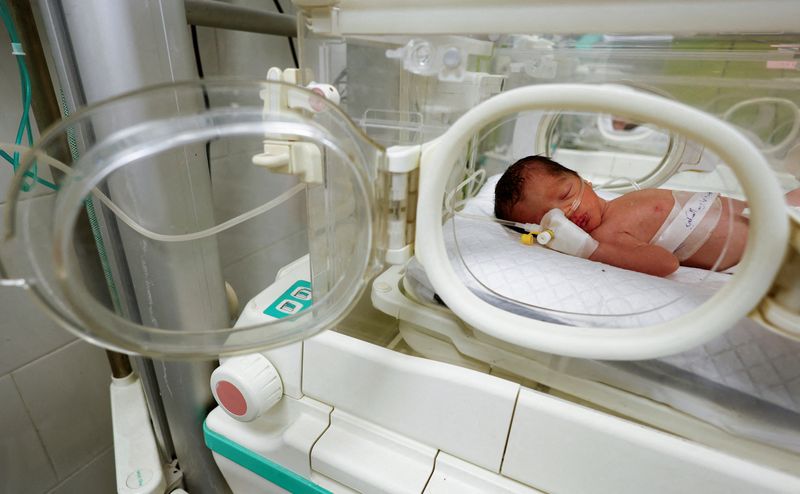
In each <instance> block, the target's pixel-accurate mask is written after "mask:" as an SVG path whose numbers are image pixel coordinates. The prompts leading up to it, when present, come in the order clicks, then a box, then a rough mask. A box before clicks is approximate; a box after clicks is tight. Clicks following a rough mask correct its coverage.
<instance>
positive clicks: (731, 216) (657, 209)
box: [591, 189, 748, 270]
mask: <svg viewBox="0 0 800 494" xmlns="http://www.w3.org/2000/svg"><path fill="white" fill-rule="evenodd" d="M684 194H690V193H684ZM745 206H746V204H745V203H744V202H742V201H737V200H733V199H728V198H721V203H720V204H719V206H717V207H718V209H717V211H718V212H717V213H716V217H717V218H718V219H714V218H711V216H712V214H710V213H709V215H708V217H707V219H705V220H701V221H708V222H712V223H711V224H710V225H703V224H702V223H700V226H699V227H698V228H697V230H698V233H700V232H701V231H702V229H703V227H706V226H707V227H708V230H706V232H704V233H701V234H702V236H703V237H702V241H701V242H698V246H697V247H695V248H693V249H692V253H691V255H688V257H686V258H683V259H682V258H681V257H679V259H680V261H681V265H684V266H691V267H699V268H703V269H711V268H712V267H714V266H715V264H717V261H718V259H719V256H720V254H721V253H724V258H723V259H722V260H721V262H719V263H718V264H717V265H716V269H718V270H724V269H727V268H729V267H731V266H733V265H735V264H736V263H738V262H739V260H740V259H741V257H742V254H743V252H744V248H745V245H746V243H747V230H748V222H747V219H746V218H744V217H742V216H741V212H742V209H744V207H745ZM674 207H676V202H675V196H674V194H673V191H671V190H666V189H647V190H640V191H635V192H630V193H628V194H625V195H623V196H621V197H618V198H616V199H614V200H612V201H609V203H608V207H607V208H606V211H605V213H604V214H603V216H602V222H601V224H600V226H598V227H597V228H596V229H595V230H593V231H592V232H591V236H592V237H593V238H594V239H595V240H597V241H598V242H610V243H614V242H615V241H616V239H618V238H619V237H620V235H621V234H628V235H630V236H632V237H633V238H635V239H636V240H638V241H640V242H642V243H650V242H651V240H653V237H654V236H655V235H656V234H657V233H659V230H660V229H661V226H662V225H663V224H664V222H665V221H668V220H670V221H671V218H670V212H671V211H672V210H673V208H674ZM677 207H678V208H680V205H678V206H677ZM713 222H716V223H715V224H714V223H713ZM695 235H696V234H695ZM659 245H660V243H659ZM674 253H676V254H679V253H680V252H679V249H676V250H675V251H674Z"/></svg>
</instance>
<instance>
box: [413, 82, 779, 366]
mask: <svg viewBox="0 0 800 494" xmlns="http://www.w3.org/2000/svg"><path fill="white" fill-rule="evenodd" d="M543 109H559V110H574V111H591V112H605V113H613V114H615V115H621V116H625V117H629V118H633V119H637V120H640V121H647V122H651V123H653V124H655V125H658V126H661V127H663V128H666V129H670V130H674V131H676V132H679V133H681V134H683V135H685V136H687V137H688V138H690V139H694V140H696V141H698V142H702V143H704V144H706V145H707V146H708V147H709V148H710V149H712V150H713V151H714V152H715V153H717V154H718V155H719V156H720V158H721V159H722V160H724V161H725V162H726V163H728V164H729V165H730V167H731V169H732V170H733V171H734V173H735V174H736V177H737V178H738V179H739V181H740V182H741V184H742V187H743V189H744V191H745V193H746V196H747V197H748V198H749V199H750V200H751V205H750V209H751V216H750V218H751V227H750V230H749V233H748V243H747V250H746V251H745V255H744V258H743V259H742V261H741V263H740V265H739V269H738V272H737V273H736V274H735V275H734V276H733V277H732V279H731V280H730V282H728V283H727V284H726V285H725V286H724V287H723V288H722V289H720V291H719V292H718V293H716V294H715V295H714V296H713V297H712V298H711V299H709V300H708V301H707V302H706V303H704V304H702V305H701V306H699V307H698V308H697V309H695V310H693V311H691V312H689V313H688V314H685V315H683V316H681V317H678V318H676V319H673V320H671V321H668V322H665V323H661V324H657V325H653V326H646V327H632V328H614V329H599V328H591V327H572V326H563V325H559V324H553V323H549V322H544V321H538V320H534V319H530V318H526V317H523V316H519V315H516V314H512V313H509V312H506V311H504V310H501V309H498V308H496V307H494V306H492V305H490V304H488V303H486V302H484V301H482V300H481V299H480V298H478V297H477V296H476V295H475V294H473V293H472V292H471V291H470V290H469V289H468V288H467V287H465V286H464V285H463V284H462V282H461V281H460V280H459V278H458V276H457V275H456V273H455V271H454V270H453V267H452V266H451V264H450V261H449V259H448V256H447V253H446V251H445V247H444V239H443V230H442V221H441V208H442V204H443V201H444V199H445V189H446V186H447V180H448V178H449V175H450V172H451V170H452V167H453V166H454V165H455V160H456V159H457V156H458V154H459V152H460V151H461V150H462V149H463V148H464V146H465V145H466V143H467V141H468V140H469V139H470V138H471V137H472V136H473V135H475V134H476V133H477V132H478V131H479V130H480V129H481V128H482V127H483V126H485V125H486V124H488V123H490V122H492V121H495V120H497V119H499V118H502V117H504V116H506V115H508V114H510V113H515V112H521V111H532V110H543ZM782 197H783V192H782V190H781V188H780V186H779V184H778V181H777V179H776V178H775V177H774V175H773V174H772V173H771V172H770V169H769V166H768V164H767V162H766V160H765V159H764V157H763V156H762V155H761V153H759V151H758V149H757V148H756V147H755V146H754V145H753V144H752V143H750V142H749V141H748V140H746V139H744V138H743V137H742V135H741V134H740V133H739V132H737V131H736V130H735V129H734V128H733V127H732V126H731V125H729V124H726V123H725V122H722V121H720V120H718V119H717V118H714V117H712V116H710V115H708V114H706V113H703V112H702V111H699V110H696V109H694V108H692V107H689V106H686V105H683V104H681V103H676V102H672V101H669V100H666V99H664V98H661V97H657V96H653V95H649V94H644V93H640V92H633V91H630V90H627V89H626V90H621V89H619V88H615V87H611V86H589V85H581V84H559V85H540V86H529V87H523V88H519V89H514V90H511V91H508V92H506V93H502V94H500V95H498V96H495V97H493V98H491V99H489V100H487V101H485V102H484V103H481V104H480V105H478V106H476V107H475V108H473V109H472V110H470V111H468V112H467V113H466V114H464V115H463V116H462V117H461V118H459V119H458V120H457V121H456V122H455V123H454V124H453V126H452V127H451V128H450V129H449V130H448V131H447V132H445V133H444V134H443V135H442V136H440V137H439V138H438V139H437V140H436V141H434V142H433V143H429V144H427V145H424V146H423V152H422V157H421V163H420V185H419V203H418V212H417V231H416V238H417V241H416V255H417V257H418V259H419V260H420V262H421V263H422V265H423V267H424V268H425V272H426V274H427V275H428V277H429V279H430V281H431V283H432V284H433V285H434V286H435V288H436V290H437V293H438V295H439V296H440V297H441V298H442V299H443V300H444V302H445V303H446V304H447V306H448V307H449V308H450V309H451V310H452V311H453V312H454V313H456V314H457V315H458V316H459V317H460V318H461V319H463V320H464V321H465V322H466V323H467V324H469V325H470V326H472V327H474V328H475V329H477V330H479V331H481V332H483V333H485V334H487V335H489V336H492V337H495V338H498V339H500V340H503V341H505V342H508V343H511V344H513V345H517V346H520V347H522V348H530V349H535V350H539V351H544V352H548V353H555V354H559V355H566V356H570V357H581V358H591V359H605V360H640V359H649V358H658V357H662V356H666V355H670V354H674V353H678V352H681V351H684V350H688V349H690V348H692V347H694V346H697V345H700V344H702V343H704V342H706V341H708V340H710V339H712V338H714V337H716V336H718V335H720V334H722V333H723V332H725V330H727V329H728V328H730V327H731V326H732V325H733V324H734V323H735V322H736V321H737V320H739V319H741V318H742V317H746V316H747V315H748V313H749V312H750V311H751V310H752V309H753V308H755V307H756V305H757V304H758V302H759V301H760V300H761V299H762V298H763V297H764V296H765V295H766V294H767V291H768V290H769V289H770V287H771V286H772V282H773V279H774V278H775V275H776V274H777V273H778V270H779V269H780V267H781V265H782V263H783V260H784V255H785V253H786V248H787V243H788V238H789V221H788V214H787V213H786V206H785V204H784V203H783V199H782Z"/></svg>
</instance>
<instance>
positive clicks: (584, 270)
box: [407, 178, 800, 449]
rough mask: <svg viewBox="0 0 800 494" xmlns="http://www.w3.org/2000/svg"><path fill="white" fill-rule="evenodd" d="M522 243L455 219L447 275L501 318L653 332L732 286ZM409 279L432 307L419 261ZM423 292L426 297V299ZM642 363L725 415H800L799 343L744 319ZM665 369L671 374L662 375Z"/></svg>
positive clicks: (489, 188)
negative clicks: (706, 397) (720, 402)
mask: <svg viewBox="0 0 800 494" xmlns="http://www.w3.org/2000/svg"><path fill="white" fill-rule="evenodd" d="M495 181H496V178H495V180H492V179H490V180H489V181H487V185H485V186H484V188H483V190H482V191H481V193H480V194H479V195H478V196H477V197H476V198H474V199H471V200H470V201H469V203H468V204H467V206H466V209H465V212H469V213H471V214H481V215H484V216H491V215H492V208H493V199H494V197H493V190H494V183H495ZM518 238H519V236H518V234H516V233H514V232H511V231H510V230H508V229H507V228H504V227H502V226H500V225H499V224H497V223H490V222H485V221H478V220H471V219H467V218H463V217H457V218H455V219H451V220H449V221H448V222H447V223H446V224H445V243H446V246H447V251H448V254H449V255H450V259H451V262H452V263H453V267H454V268H455V270H456V272H457V273H458V275H459V277H460V278H461V279H462V280H463V282H464V283H465V285H466V286H467V287H469V288H470V289H471V290H472V291H473V293H475V294H476V295H478V296H479V297H481V298H482V299H483V300H485V301H487V302H489V303H491V304H492V305H495V306H498V307H501V308H504V309H506V310H509V311H512V312H515V313H520V314H523V315H527V316H529V317H535V318H537V319H543V320H554V321H558V322H562V323H564V324H571V325H575V324H580V325H594V326H598V327H601V326H602V327H610V326H615V327H624V326H634V325H649V324H655V323H658V322H660V321H663V320H667V319H670V318H674V317H676V316H678V315H681V314H683V313H685V312H686V311H688V310H691V309H692V308H694V307H696V306H697V305H699V304H701V303H703V301H705V300H706V299H707V298H708V297H709V296H711V295H712V294H713V293H714V291H715V290H716V289H717V288H719V286H720V285H721V284H722V283H724V282H725V280H726V279H728V277H729V275H726V274H721V273H711V272H708V271H704V270H699V269H693V268H683V267H682V268H680V269H679V270H678V272H677V273H675V274H674V275H672V276H670V277H669V278H658V277H654V276H649V275H645V274H641V273H636V272H633V271H628V270H624V269H619V268H616V267H613V266H608V265H605V264H602V263H597V262H592V261H588V260H584V259H580V258H576V257H572V256H568V255H564V254H560V253H558V252H554V251H551V250H549V249H546V248H544V247H540V246H533V247H532V246H525V245H523V244H521V243H520V242H519V240H518ZM461 259H463V261H461ZM407 273H408V275H409V276H410V277H411V278H413V279H414V280H417V281H418V282H419V283H420V284H421V285H422V287H426V288H427V289H428V291H427V295H428V296H429V297H431V298H432V296H433V287H431V285H430V283H429V281H428V280H427V277H426V276H425V273H424V269H423V268H422V266H421V265H420V264H419V263H418V262H417V261H416V259H412V261H411V262H410V263H409V265H408V269H407ZM425 291H426V290H424V288H423V290H422V292H423V294H424V292H425ZM509 299H511V300H509ZM512 300H513V301H512ZM541 308H546V309H548V310H542V309H541ZM587 314H588V315H587ZM630 364H632V365H636V364H637V363H630ZM639 364H641V365H645V364H647V365H648V366H649V369H651V370H652V369H658V372H659V373H662V374H664V375H669V376H671V377H674V378H675V379H676V381H679V380H686V379H689V380H693V381H694V383H693V387H694V388H698V383H699V388H700V389H704V390H706V391H708V390H711V389H712V388H713V390H714V393H713V394H714V395H715V396H717V397H719V396H723V397H724V396H725V390H728V391H730V393H728V398H731V400H730V401H731V403H734V405H731V404H728V405H726V406H742V407H745V408H753V406H755V407H756V408H758V407H759V406H760V405H758V403H762V404H763V402H768V403H770V404H772V405H776V406H777V407H780V409H783V410H785V411H791V412H795V413H800V344H799V343H797V342H794V341H790V340H787V339H785V338H783V337H781V336H778V335H776V334H773V333H771V332H769V331H767V330H765V329H763V328H761V327H760V326H759V325H757V324H756V323H755V322H753V321H751V320H749V319H743V320H742V321H740V323H739V324H737V325H736V326H735V327H734V328H731V330H730V331H728V332H726V333H725V334H723V335H722V336H720V337H718V338H716V339H714V340H712V341H710V342H708V343H707V344H705V345H703V346H702V347H697V348H694V349H692V350H690V351H687V352H683V353H681V354H678V355H674V356H670V357H666V358H663V359H659V360H658V361H648V362H642V363H639ZM608 365H613V364H610V363H609V364H608ZM621 365H623V366H624V365H625V364H621ZM665 366H666V367H665ZM665 368H667V369H670V368H671V369H673V371H669V370H668V371H667V372H666V373H664V369H665ZM642 369H644V367H642ZM634 374H635V373H634ZM679 374H680V375H679ZM687 376H688V377H687ZM614 384H615V385H619V383H614ZM623 384H624V383H623ZM631 388H636V389H639V390H641V389H644V388H647V389H650V388H653V385H652V383H650V384H649V386H642V384H641V383H638V384H637V385H633V384H632V385H631ZM720 390H721V393H722V394H720ZM733 390H735V391H733ZM652 392H653V394H654V395H655V398H656V399H661V401H664V399H665V398H664V394H665V393H659V391H658V390H657V389H653V391H652ZM753 399H755V400H756V402H755V405H754V402H753ZM736 404H738V405H736ZM678 408H680V407H678ZM778 415H781V412H780V411H779V410H778ZM790 415H791V418H792V420H797V419H798V417H797V416H795V415H794V413H792V414H790ZM784 418H786V417H784ZM780 421H781V422H783V421H784V420H780ZM789 422H791V420H790V421H789ZM793 428H795V429H796V427H793ZM799 437H800V436H799ZM787 439H788V438H787ZM791 441H792V446H793V447H792V448H791V449H795V448H800V441H798V437H795V438H793V439H791Z"/></svg>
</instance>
